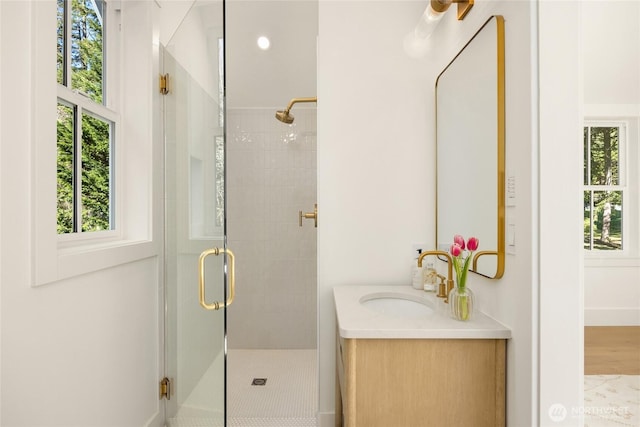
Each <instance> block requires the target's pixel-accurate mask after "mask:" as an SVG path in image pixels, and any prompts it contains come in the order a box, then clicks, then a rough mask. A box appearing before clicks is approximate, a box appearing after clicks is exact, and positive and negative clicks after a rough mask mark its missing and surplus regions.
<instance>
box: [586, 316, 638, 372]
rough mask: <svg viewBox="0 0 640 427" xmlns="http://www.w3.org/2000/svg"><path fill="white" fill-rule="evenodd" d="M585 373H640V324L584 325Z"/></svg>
mask: <svg viewBox="0 0 640 427" xmlns="http://www.w3.org/2000/svg"><path fill="white" fill-rule="evenodd" d="M584 374H585V375H615V374H618V375H619V374H624V375H640V326H585V328H584Z"/></svg>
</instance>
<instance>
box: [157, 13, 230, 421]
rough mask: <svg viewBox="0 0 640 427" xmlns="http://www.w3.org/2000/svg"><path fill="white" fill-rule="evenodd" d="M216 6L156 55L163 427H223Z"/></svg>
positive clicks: (223, 271) (189, 18) (187, 21)
mask: <svg viewBox="0 0 640 427" xmlns="http://www.w3.org/2000/svg"><path fill="white" fill-rule="evenodd" d="M222 17H223V2H222V0H220V1H195V2H194V3H193V5H192V6H191V7H190V9H189V11H188V12H187V13H186V15H185V16H184V18H183V19H182V20H181V21H180V25H179V26H178V27H177V29H176V30H175V32H174V33H173V35H172V36H171V38H170V40H169V41H168V42H167V44H166V46H165V47H164V48H163V49H161V73H162V74H163V75H165V76H167V80H168V84H167V91H166V92H167V93H166V94H165V95H164V96H163V97H162V98H163V110H164V111H163V117H164V133H165V135H164V136H165V138H164V139H165V141H164V143H165V162H164V176H165V221H164V222H165V268H164V276H165V277H164V283H165V349H166V350H165V372H166V376H167V378H168V379H169V380H171V393H170V394H171V395H170V399H169V400H167V401H166V402H165V418H166V423H167V425H168V426H181V427H190V426H196V425H198V426H201V425H206V426H210V427H218V426H224V425H225V406H226V402H225V399H226V396H225V391H226V390H225V383H226V372H225V365H226V307H225V306H226V304H227V303H229V302H230V299H231V298H232V297H233V292H230V290H231V289H232V279H233V254H232V253H230V251H229V250H228V248H226V239H225V205H224V200H225V197H224V122H223V120H224V105H223V99H224V97H223V87H224V85H223V69H224V66H223V51H222V47H223V46H222V39H223V24H222V22H223V19H222Z"/></svg>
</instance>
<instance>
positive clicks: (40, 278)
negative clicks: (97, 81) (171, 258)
mask: <svg viewBox="0 0 640 427" xmlns="http://www.w3.org/2000/svg"><path fill="white" fill-rule="evenodd" d="M111 5H112V6H114V7H113V8H109V9H108V12H105V15H106V13H109V14H110V15H109V19H108V20H107V19H105V22H108V25H109V31H110V32H112V33H113V32H115V33H116V34H118V37H119V39H120V40H119V42H118V43H117V45H115V44H114V43H106V45H107V53H106V55H108V56H109V59H110V61H109V62H110V65H109V67H113V69H114V70H115V72H112V73H110V76H109V77H108V79H107V81H106V85H108V86H109V92H108V94H107V95H106V97H103V102H104V103H105V105H104V106H102V108H100V107H96V108H94V106H92V107H91V108H89V109H88V110H89V111H93V112H96V111H97V113H94V114H98V115H99V116H105V118H107V119H111V118H116V119H118V117H114V116H113V114H114V111H115V108H112V107H114V106H117V107H118V109H119V111H120V113H119V115H120V117H119V119H118V121H119V123H120V125H119V126H116V131H115V132H116V135H115V139H116V140H117V142H116V144H117V146H116V149H115V153H114V154H115V160H114V162H115V167H116V176H115V178H114V181H115V182H114V184H115V185H116V195H117V200H116V206H115V209H116V210H117V211H116V215H117V216H116V224H117V225H116V226H117V229H118V232H117V233H115V234H112V235H107V234H105V233H103V232H87V233H80V234H81V237H70V238H67V237H66V236H64V237H60V238H59V236H63V235H58V233H57V191H56V185H57V184H56V183H57V179H56V177H57V162H56V158H57V143H56V142H57V132H56V117H57V105H58V99H59V96H58V95H59V84H58V81H57V78H56V72H57V71H56V70H57V60H56V55H57V49H52V48H51V46H52V43H51V42H52V36H53V37H57V31H56V26H57V1H56V0H43V1H39V2H31V3H30V6H29V7H30V10H31V16H32V20H31V25H30V26H29V28H28V29H25V31H29V32H30V34H31V39H30V40H31V46H30V50H29V55H30V58H31V64H32V67H31V71H30V73H31V78H32V81H33V85H32V90H31V91H30V92H29V94H28V95H27V96H28V97H29V99H30V101H29V102H30V105H31V108H30V111H29V116H30V123H31V126H30V129H28V130H27V132H26V137H28V138H29V141H30V144H31V150H30V151H31V174H30V176H31V188H32V192H31V194H32V195H31V200H32V203H31V206H32V207H31V210H30V213H31V224H32V227H31V230H28V231H27V233H26V234H28V236H29V237H28V238H29V240H30V245H31V250H32V258H33V263H32V270H31V281H30V282H31V286H32V287H36V286H41V285H46V284H51V283H56V282H59V281H61V280H64V279H69V278H72V277H77V276H80V275H84V274H88V273H92V272H95V271H98V270H102V269H105V268H112V267H115V266H119V265H122V264H126V263H131V262H134V261H140V260H143V259H146V258H150V257H157V256H159V255H160V254H161V253H162V240H161V236H162V230H163V217H162V203H163V199H162V197H161V194H160V192H161V191H162V168H161V167H159V166H156V165H162V162H163V159H162V156H163V151H162V138H161V136H162V127H161V112H160V110H159V108H157V106H158V105H160V102H159V99H160V94H159V92H157V91H156V90H155V89H156V87H157V85H156V82H154V81H153V78H154V77H155V76H158V74H159V69H158V67H159V65H158V62H157V58H158V55H157V54H158V52H157V51H158V49H159V42H158V40H157V36H156V33H155V32H154V22H153V18H152V17H153V11H154V10H155V9H156V8H157V7H158V6H157V5H156V4H155V3H153V2H120V1H118V0H115V1H112V2H111ZM125 38H126V43H124V42H123V40H124V39H125ZM114 45H115V46H114ZM114 48H116V49H119V50H120V54H118V53H117V51H114ZM114 52H115V53H114ZM122 75H126V76H127V79H121V78H120V76H122ZM67 89H68V88H67ZM69 90H70V89H69ZM75 96H78V97H82V95H81V94H79V93H76V94H75ZM77 101H78V103H80V104H82V103H83V102H84V100H82V99H81V98H78V99H77ZM94 104H95V103H94ZM96 105H98V104H96ZM89 111H85V114H86V113H87V112H89ZM125 118H126V120H125ZM158 194H160V195H158ZM154 212H156V213H157V215H158V217H157V218H154V217H153V213H154ZM97 235H100V236H99V237H95V236H97Z"/></svg>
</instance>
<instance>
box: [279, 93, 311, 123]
mask: <svg viewBox="0 0 640 427" xmlns="http://www.w3.org/2000/svg"><path fill="white" fill-rule="evenodd" d="M297 102H318V98H315V97H314V98H293V99H292V100H291V101H290V102H289V105H287V109H286V110H278V111H276V119H278V120H280V121H281V122H282V123H286V124H291V123H293V119H294V117H293V116H292V115H291V114H289V111H291V107H293V104H295V103H297Z"/></svg>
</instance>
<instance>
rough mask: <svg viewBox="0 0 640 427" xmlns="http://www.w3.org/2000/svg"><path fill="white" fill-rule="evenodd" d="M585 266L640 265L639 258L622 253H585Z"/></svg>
mask: <svg viewBox="0 0 640 427" xmlns="http://www.w3.org/2000/svg"><path fill="white" fill-rule="evenodd" d="M584 266H585V267H586V268H598V267H640V258H638V257H633V256H624V255H610V256H595V255H585V257H584Z"/></svg>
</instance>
